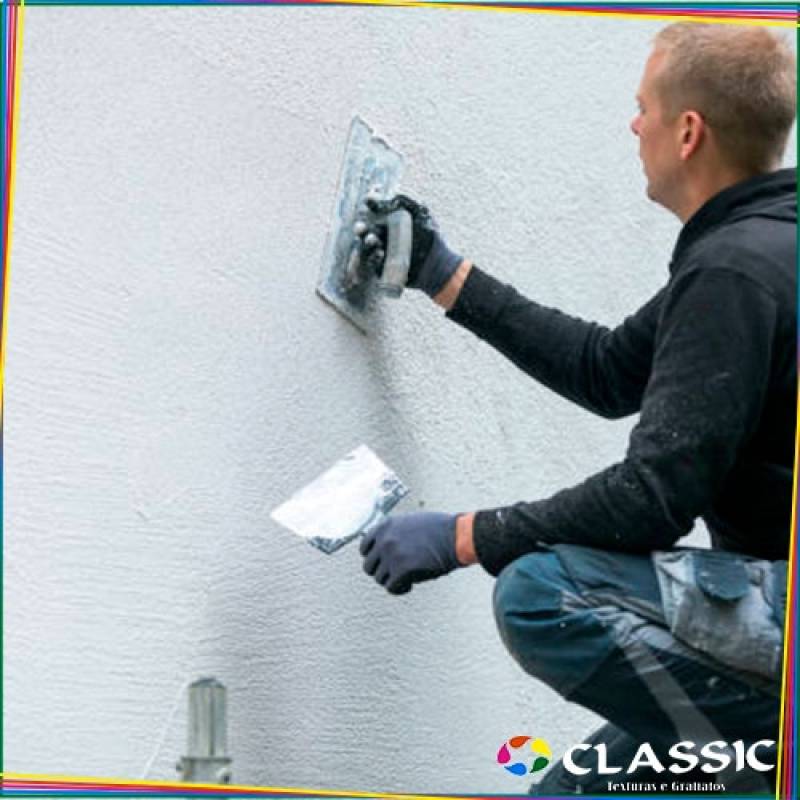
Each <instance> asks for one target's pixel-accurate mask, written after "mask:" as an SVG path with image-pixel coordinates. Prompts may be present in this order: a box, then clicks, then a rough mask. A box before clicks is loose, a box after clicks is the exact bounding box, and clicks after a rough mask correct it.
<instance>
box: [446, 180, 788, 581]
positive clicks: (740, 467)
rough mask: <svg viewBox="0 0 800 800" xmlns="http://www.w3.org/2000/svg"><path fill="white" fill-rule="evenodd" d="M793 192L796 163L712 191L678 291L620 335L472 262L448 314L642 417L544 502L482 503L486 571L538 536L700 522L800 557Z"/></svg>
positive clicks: (626, 535) (739, 544)
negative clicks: (600, 461) (613, 448)
mask: <svg viewBox="0 0 800 800" xmlns="http://www.w3.org/2000/svg"><path fill="white" fill-rule="evenodd" d="M796 189H797V174H796V170H794V169H791V170H781V171H779V172H775V173H772V174H769V175H762V176H759V177H756V178H752V179H750V180H747V181H744V182H742V183H739V184H737V185H735V186H732V187H730V188H728V189H725V190H724V191H722V192H720V193H719V194H717V195H716V196H714V197H713V198H711V199H710V200H709V201H708V202H707V203H706V204H705V205H703V206H702V208H700V209H699V210H698V211H697V212H696V213H695V214H694V216H692V218H691V219H690V220H689V221H688V222H687V223H686V225H685V226H684V227H683V229H682V231H681V234H680V236H679V238H678V241H677V244H676V246H675V250H674V253H673V256H672V262H671V264H670V277H669V281H668V282H667V285H666V286H665V287H664V288H663V289H662V290H661V291H659V292H658V293H657V294H656V295H655V297H653V298H652V299H651V300H650V301H649V302H648V303H646V304H645V305H644V306H643V307H642V308H641V309H640V310H639V311H637V312H636V313H635V314H633V315H632V316H631V317H628V318H627V319H626V320H625V321H624V322H623V323H622V324H621V325H620V326H619V327H617V328H615V329H613V330H610V329H608V328H605V327H603V326H601V325H596V324H594V323H590V322H584V321H583V320H579V319H575V318H572V317H569V316H567V315H565V314H562V313H561V312H559V311H557V310H555V309H550V308H545V307H544V306H541V305H539V304H538V303H535V302H532V301H530V300H527V299H525V298H523V297H522V296H521V295H519V294H518V293H517V292H516V291H515V290H514V289H513V288H512V287H510V286H507V285H505V284H502V283H500V282H499V281H496V280H495V279H493V278H491V277H490V276H488V275H487V274H486V273H484V272H482V271H481V270H479V269H477V268H475V267H473V269H472V271H471V272H470V274H469V276H468V278H467V281H466V283H465V285H464V287H463V289H462V291H461V293H460V295H459V297H458V300H457V302H456V305H455V306H454V308H453V309H452V310H451V311H450V312H449V313H448V316H449V317H450V318H451V319H453V320H455V321H456V322H458V323H459V324H461V325H463V326H464V327H466V328H468V329H469V330H471V331H473V332H474V333H475V334H477V335H478V336H479V337H480V338H482V339H484V340H485V341H486V342H488V343H489V344H491V345H492V346H493V347H495V348H496V349H497V350H499V351H500V352H501V353H503V354H504V355H506V356H507V357H508V358H509V359H511V360H512V361H513V362H514V363H515V364H516V365H517V366H519V367H520V368H521V369H523V370H524V371H525V372H527V373H528V374H529V375H531V376H533V377H534V378H536V379H537V380H539V381H541V382H542V383H543V384H545V385H547V386H548V387H550V388H551V389H553V390H554V391H556V392H558V393H559V394H561V395H563V396H564V397H567V398H569V399H570V400H573V401H574V402H576V403H579V404H580V405H582V406H584V407H585V408H587V409H590V410H591V411H594V412H596V413H598V414H601V415H603V416H606V417H610V418H616V417H622V416H625V415H628V414H633V413H635V412H640V418H639V421H638V423H637V425H636V426H635V427H634V429H633V431H632V433H631V437H630V441H629V445H628V449H627V453H626V455H625V458H624V460H623V461H621V462H620V463H617V464H614V465H612V466H610V467H608V468H607V469H604V470H603V471H602V472H599V473H597V474H595V475H593V476H591V477H590V478H589V479H588V480H586V481H584V482H583V483H581V484H579V485H578V486H575V487H573V488H570V489H566V490H564V491H561V492H558V493H557V494H555V495H554V496H552V497H550V498H548V499H545V500H539V501H535V502H520V503H517V504H515V505H513V506H509V507H505V508H497V509H492V510H489V511H481V512H478V514H477V515H476V518H475V549H476V552H477V554H478V558H479V560H480V562H481V564H482V565H483V566H484V567H485V568H486V569H487V570H488V571H489V572H491V573H492V574H497V573H498V572H500V570H501V569H502V568H503V567H504V566H505V565H506V564H508V563H510V562H511V561H513V560H514V559H515V558H517V557H519V556H521V555H523V554H525V553H528V552H531V551H532V550H535V549H537V548H538V547H539V546H540V545H541V544H551V543H558V542H569V543H573V544H583V545H588V546H592V547H598V548H602V549H606V550H620V551H626V552H636V553H646V552H650V551H652V550H659V549H666V548H669V547H671V546H672V545H673V544H674V543H675V542H676V541H677V540H678V539H679V538H680V537H681V536H684V535H685V534H686V533H688V532H689V531H690V530H691V528H692V526H693V524H694V521H695V519H697V518H698V517H702V518H703V519H704V520H705V522H706V524H707V526H708V528H709V531H710V532H711V536H712V542H713V546H714V547H718V548H721V549H725V550H734V551H737V552H740V553H745V554H748V555H753V556H757V557H760V558H766V559H772V560H775V559H785V558H787V557H788V551H789V533H790V530H789V528H790V517H791V502H792V470H793V457H794V441H795V415H796V406H797V355H796V353H797V350H796V329H797V317H796V293H797V289H796V283H797V278H796V268H797V234H796V227H797V200H796Z"/></svg>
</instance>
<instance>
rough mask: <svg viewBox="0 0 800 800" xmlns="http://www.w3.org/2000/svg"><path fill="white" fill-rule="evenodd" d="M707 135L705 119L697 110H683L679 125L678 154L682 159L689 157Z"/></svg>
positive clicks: (685, 159)
mask: <svg viewBox="0 0 800 800" xmlns="http://www.w3.org/2000/svg"><path fill="white" fill-rule="evenodd" d="M706 135H707V130H706V121H705V120H704V119H703V115H702V114H700V113H699V112H697V111H684V112H683V113H682V114H681V125H680V137H681V139H680V156H681V159H682V160H683V161H687V160H688V159H689V158H691V157H692V156H693V155H694V154H695V153H696V152H697V151H698V150H699V149H700V145H701V144H702V143H703V140H704V139H705V137H706Z"/></svg>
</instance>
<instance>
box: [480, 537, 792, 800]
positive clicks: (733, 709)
mask: <svg viewBox="0 0 800 800" xmlns="http://www.w3.org/2000/svg"><path fill="white" fill-rule="evenodd" d="M785 575H786V568H785V562H774V563H771V562H763V561H756V560H753V559H747V558H744V557H737V556H734V555H732V554H728V553H719V552H716V551H699V550H676V551H673V552H670V553H664V554H653V555H652V556H637V555H627V554H620V553H611V552H606V551H598V550H594V549H591V548H584V547H577V546H572V545H569V546H567V545H560V546H555V547H553V548H552V550H547V551H543V552H537V553H533V554H530V555H526V556H523V557H522V558H519V559H517V560H516V561H514V562H513V563H512V564H510V565H509V566H508V567H506V568H505V570H503V572H502V573H501V574H500V575H499V577H498V579H497V584H496V587H495V593H494V606H495V615H496V618H497V623H498V626H499V630H500V634H501V637H502V639H503V641H504V643H505V645H506V647H507V648H508V649H509V651H510V652H511V654H512V655H513V656H514V658H515V659H516V660H517V661H518V663H519V664H520V665H521V666H522V667H523V669H525V670H526V671H527V672H528V673H530V674H531V675H533V676H534V677H536V678H538V679H539V680H542V681H544V682H545V683H546V684H548V685H549V686H551V687H552V688H553V689H555V690H556V691H557V692H558V693H559V694H561V695H562V696H563V697H564V698H566V699H567V700H569V701H572V702H575V703H579V704H580V705H582V706H585V707H586V708H589V709H591V710H592V711H594V712H596V713H597V714H600V715H601V716H602V717H604V718H605V719H606V720H608V724H607V725H606V726H604V727H603V728H601V729H600V730H599V731H597V732H596V733H595V734H593V735H592V736H591V737H590V738H588V739H581V740H576V742H575V743H576V744H578V743H579V741H580V742H585V743H586V744H590V745H596V744H599V743H604V744H605V745H606V749H607V753H608V757H607V764H608V765H610V766H611V767H614V766H621V767H622V768H623V772H621V773H618V774H615V775H609V774H600V772H599V770H598V765H597V763H596V761H597V751H596V750H594V749H591V750H589V749H586V750H581V751H577V752H576V753H575V755H574V763H575V764H576V765H577V766H578V767H579V768H581V769H587V768H588V772H587V773H586V774H582V775H575V774H573V773H572V772H571V771H570V770H568V769H567V768H566V766H565V765H564V763H563V762H561V763H558V764H556V765H555V766H554V767H553V768H551V769H550V771H549V772H548V773H546V774H545V777H544V779H543V780H542V781H541V783H539V784H538V785H535V786H534V787H531V791H532V792H533V793H536V794H539V795H542V796H546V795H558V794H609V793H611V794H615V793H625V792H624V791H620V790H619V789H614V788H610V784H612V783H615V784H617V785H619V784H620V783H625V782H628V783H631V784H633V783H635V784H638V785H640V786H641V785H643V784H647V783H653V784H658V785H659V786H660V785H661V784H665V783H666V784H669V785H670V786H671V785H672V783H673V782H676V783H678V782H679V783H681V784H683V785H684V786H685V785H687V784H695V785H697V786H700V785H706V786H708V785H711V784H717V785H719V784H723V785H724V786H725V791H726V792H731V791H736V792H748V791H749V792H769V791H771V784H772V782H774V779H775V776H774V770H773V771H772V772H770V773H765V772H761V771H756V770H752V769H749V768H745V769H744V770H741V771H734V770H733V766H734V764H732V765H731V768H730V769H727V770H725V771H724V772H721V773H716V774H710V773H708V772H706V771H702V770H701V769H700V766H701V765H698V767H697V768H695V769H694V770H693V771H692V772H689V773H685V774H680V775H676V774H674V773H672V772H670V771H669V770H668V769H665V770H664V771H658V770H655V769H651V768H650V767H647V766H644V767H641V768H639V769H637V770H636V771H635V772H634V773H633V774H627V773H626V772H625V771H624V770H625V769H626V768H627V767H628V765H629V764H630V763H631V761H632V760H633V758H634V755H635V753H636V751H637V750H638V749H639V747H640V745H641V744H642V743H643V742H647V743H649V744H650V745H651V746H652V748H653V751H654V753H655V754H656V755H657V756H658V758H659V761H660V762H661V763H662V764H663V765H664V766H665V767H667V768H668V766H669V765H670V764H671V763H673V760H672V759H671V758H670V757H669V754H668V751H669V749H670V747H672V746H673V745H675V744H676V743H677V742H685V741H690V742H694V743H695V744H696V746H697V749H698V751H699V749H700V747H701V746H702V745H703V744H704V743H708V742H717V741H724V742H727V743H731V744H732V743H734V742H736V741H737V740H743V741H744V743H745V746H749V745H750V744H753V743H755V742H758V741H760V740H773V741H776V740H777V739H778V724H779V707H780V679H781V661H782V657H781V654H782V632H783V616H782V615H783V612H784V608H785V591H786V590H785V585H786V584H785ZM532 723H533V724H535V727H536V731H537V736H544V737H545V738H546V730H547V725H548V720H547V719H536V720H532ZM760 747H761V749H759V751H758V752H759V759H760V760H761V762H762V763H774V762H775V760H776V750H777V748H775V747H773V748H769V747H768V746H765V745H761V746H760ZM734 762H735V759H734ZM676 791H678V793H685V790H683V791H680V790H676ZM716 791H717V793H718V790H716ZM663 792H664V793H670V789H666V790H663ZM630 793H633V794H642V793H643V792H642V791H641V790H639V791H636V790H635V789H633V790H632V791H631V792H630Z"/></svg>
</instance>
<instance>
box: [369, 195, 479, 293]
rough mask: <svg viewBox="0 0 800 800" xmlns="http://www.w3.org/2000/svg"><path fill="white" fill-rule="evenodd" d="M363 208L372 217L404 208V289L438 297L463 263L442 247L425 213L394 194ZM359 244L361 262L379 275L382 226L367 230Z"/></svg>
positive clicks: (374, 226) (382, 248)
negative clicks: (407, 223)
mask: <svg viewBox="0 0 800 800" xmlns="http://www.w3.org/2000/svg"><path fill="white" fill-rule="evenodd" d="M367 206H368V207H369V209H370V211H372V212H373V213H374V214H390V213H391V212H392V211H396V210H397V209H398V208H405V209H406V210H407V211H408V212H409V213H410V214H411V219H412V220H413V226H412V240H411V264H410V266H409V269H408V283H407V286H408V287H409V288H410V289H421V290H422V291H423V292H425V294H427V295H428V296H429V297H433V296H434V295H437V294H439V292H440V291H441V290H442V289H443V288H444V285H445V284H446V283H447V282H448V281H449V280H450V278H451V277H452V276H453V273H454V272H455V271H456V270H457V269H458V265H459V264H460V263H461V262H462V261H463V259H462V258H461V256H460V255H458V254H457V253H454V252H453V251H452V250H450V249H449V248H448V246H447V245H446V244H445V241H444V239H443V238H442V237H441V235H440V234H439V232H438V229H437V226H436V222H435V221H434V219H433V217H431V215H430V212H429V211H428V209H427V208H425V206H422V205H420V204H419V203H417V202H416V201H415V200H412V199H411V198H410V197H406V195H404V194H398V195H396V196H395V197H393V198H392V199H391V200H374V199H372V198H370V199H368V200H367ZM362 241H363V245H362V258H363V259H364V260H365V261H366V263H367V264H368V265H369V266H370V267H371V268H372V270H373V271H374V272H377V273H378V274H380V271H381V269H382V268H383V257H384V253H385V249H386V226H385V225H372V226H369V227H368V228H367V229H366V230H365V231H364V232H363V240H362Z"/></svg>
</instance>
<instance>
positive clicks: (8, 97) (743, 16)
mask: <svg viewBox="0 0 800 800" xmlns="http://www.w3.org/2000/svg"><path fill="white" fill-rule="evenodd" d="M116 5H126V6H164V5H170V6H177V5H191V6H194V5H202V6H231V5H234V6H326V5H327V6H331V5H332V6H352V5H361V6H390V7H410V8H418V7H426V8H442V9H452V10H469V11H487V10H491V11H499V12H508V13H536V14H560V15H579V16H584V17H592V16H593V17H600V16H602V17H613V18H618V19H650V20H664V21H670V22H675V21H681V20H683V21H694V22H717V23H726V24H738V25H768V26H771V27H784V28H794V29H798V28H800V4H798V3H647V4H639V3H620V2H616V3H613V2H612V3H566V2H564V3H559V2H545V3H526V2H514V1H511V2H502V1H500V2H492V1H491V0H489V1H488V2H482V1H481V0H479V1H478V2H468V1H466V2H465V1H464V0H431V2H426V1H425V0H171V1H170V0H27V2H26V0H0V125H1V126H2V127H0V152H2V169H0V213H2V218H1V219H2V222H1V223H0V224H1V225H2V236H1V239H0V288H1V290H2V308H0V486H2V485H4V484H3V483H2V479H3V457H2V456H3V449H2V446H3V408H4V403H3V399H4V395H3V386H4V376H5V353H6V333H7V316H8V287H9V278H10V254H11V245H12V232H13V197H14V175H15V171H14V166H15V150H16V133H17V131H18V117H19V97H20V84H21V80H20V77H21V56H22V33H23V22H24V11H25V6H116ZM798 305H800V298H798ZM798 417H800V387H799V391H798ZM798 465H800V430H798V433H797V434H796V438H795V469H794V475H795V486H794V493H793V498H792V535H791V540H790V558H789V579H788V590H787V606H786V627H785V646H784V664H783V693H782V703H781V718H780V731H779V744H778V750H779V752H778V782H777V789H776V793H775V797H776V800H788V799H789V798H795V797H797V796H798V788H800V785H799V782H798V764H799V763H800V760H799V756H800V753H799V752H798V748H797V736H798V715H797V684H796V678H797V645H798V642H797V638H796V627H797V626H796V619H797V602H798V596H797V574H796V563H797V541H796V539H797V483H798V481H797V475H798ZM2 508H3V503H2V496H1V495H0V511H2ZM0 676H2V667H1V666H0ZM1 742H2V738H1V735H0V743H1ZM0 758H1V753H0ZM0 796H2V797H110V796H113V797H152V796H160V797H171V796H181V797H281V798H293V797H298V796H302V797H352V798H373V797H376V798H397V799H398V800H399V799H400V798H408V799H409V800H412V799H413V800H448V799H449V798H451V797H452V798H454V800H455V798H461V797H477V798H487V799H488V798H489V797H505V798H513V797H520V798H521V797H528V795H421V794H386V793H381V792H374V793H370V792H347V791H335V790H323V789H301V788H286V787H284V788H277V787H255V786H238V785H236V786H224V787H223V786H219V785H217V784H186V783H178V782H171V781H133V780H126V779H117V778H98V777H94V778H87V777H75V776H63V775H36V774H21V773H7V772H0ZM629 796H630V795H629ZM661 796H663V795H656V794H652V795H646V797H648V798H654V797H661ZM673 796H674V795H673ZM719 796H720V797H725V798H726V800H731V798H732V797H733V795H730V794H726V795H719ZM751 797H752V796H751ZM587 800H589V798H588V796H587Z"/></svg>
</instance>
